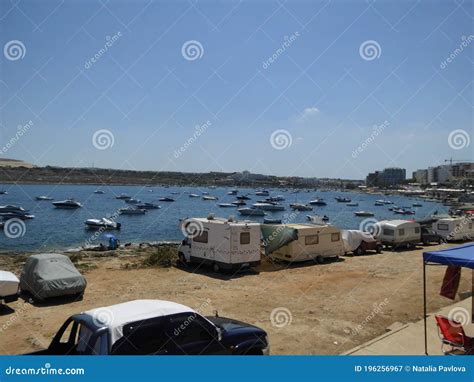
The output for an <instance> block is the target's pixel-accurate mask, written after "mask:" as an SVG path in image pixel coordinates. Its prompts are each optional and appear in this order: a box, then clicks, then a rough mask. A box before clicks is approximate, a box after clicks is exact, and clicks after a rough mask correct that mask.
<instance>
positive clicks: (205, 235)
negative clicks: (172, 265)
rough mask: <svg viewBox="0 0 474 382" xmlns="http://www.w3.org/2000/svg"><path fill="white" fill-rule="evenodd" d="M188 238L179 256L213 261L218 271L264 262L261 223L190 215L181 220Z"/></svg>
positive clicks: (189, 260) (199, 261)
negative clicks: (262, 258)
mask: <svg viewBox="0 0 474 382" xmlns="http://www.w3.org/2000/svg"><path fill="white" fill-rule="evenodd" d="M181 230H182V232H183V234H184V235H185V236H186V238H185V239H184V240H183V242H182V243H181V245H180V247H179V250H178V256H179V260H180V262H181V263H183V264H186V263H189V262H190V263H197V264H206V265H211V266H212V267H213V269H214V271H216V272H218V271H220V270H221V269H223V270H232V269H240V268H245V267H253V266H256V265H258V264H260V259H261V253H260V224H259V223H256V222H252V221H248V220H244V221H237V220H234V219H233V218H229V219H222V218H215V217H213V216H209V217H207V218H189V219H185V220H184V221H183V222H182V223H181Z"/></svg>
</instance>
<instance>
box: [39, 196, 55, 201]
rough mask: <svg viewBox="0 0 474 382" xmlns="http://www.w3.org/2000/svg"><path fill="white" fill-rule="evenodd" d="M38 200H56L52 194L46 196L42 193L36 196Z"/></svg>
mask: <svg viewBox="0 0 474 382" xmlns="http://www.w3.org/2000/svg"><path fill="white" fill-rule="evenodd" d="M35 199H36V200H39V201H41V200H54V199H53V198H51V197H50V196H45V195H41V196H37V197H35Z"/></svg>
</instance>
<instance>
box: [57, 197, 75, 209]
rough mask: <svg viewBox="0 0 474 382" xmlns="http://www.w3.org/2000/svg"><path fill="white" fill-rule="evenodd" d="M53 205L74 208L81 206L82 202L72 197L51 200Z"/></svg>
mask: <svg viewBox="0 0 474 382" xmlns="http://www.w3.org/2000/svg"><path fill="white" fill-rule="evenodd" d="M53 206H55V207H56V208H62V209H76V208H81V207H82V204H81V203H79V202H78V201H76V200H74V199H66V200H60V201H57V202H53Z"/></svg>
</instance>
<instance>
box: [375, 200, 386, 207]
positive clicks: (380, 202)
mask: <svg viewBox="0 0 474 382" xmlns="http://www.w3.org/2000/svg"><path fill="white" fill-rule="evenodd" d="M383 205H385V203H384V202H383V201H380V200H377V201H376V202H375V203H374V206H383Z"/></svg>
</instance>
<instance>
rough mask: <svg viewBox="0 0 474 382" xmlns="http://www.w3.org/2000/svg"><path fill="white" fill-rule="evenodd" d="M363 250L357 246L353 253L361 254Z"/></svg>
mask: <svg viewBox="0 0 474 382" xmlns="http://www.w3.org/2000/svg"><path fill="white" fill-rule="evenodd" d="M364 252H365V251H364V250H363V249H362V248H361V247H358V248H357V249H356V250H355V254H356V255H357V256H360V255H363V254H364Z"/></svg>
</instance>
